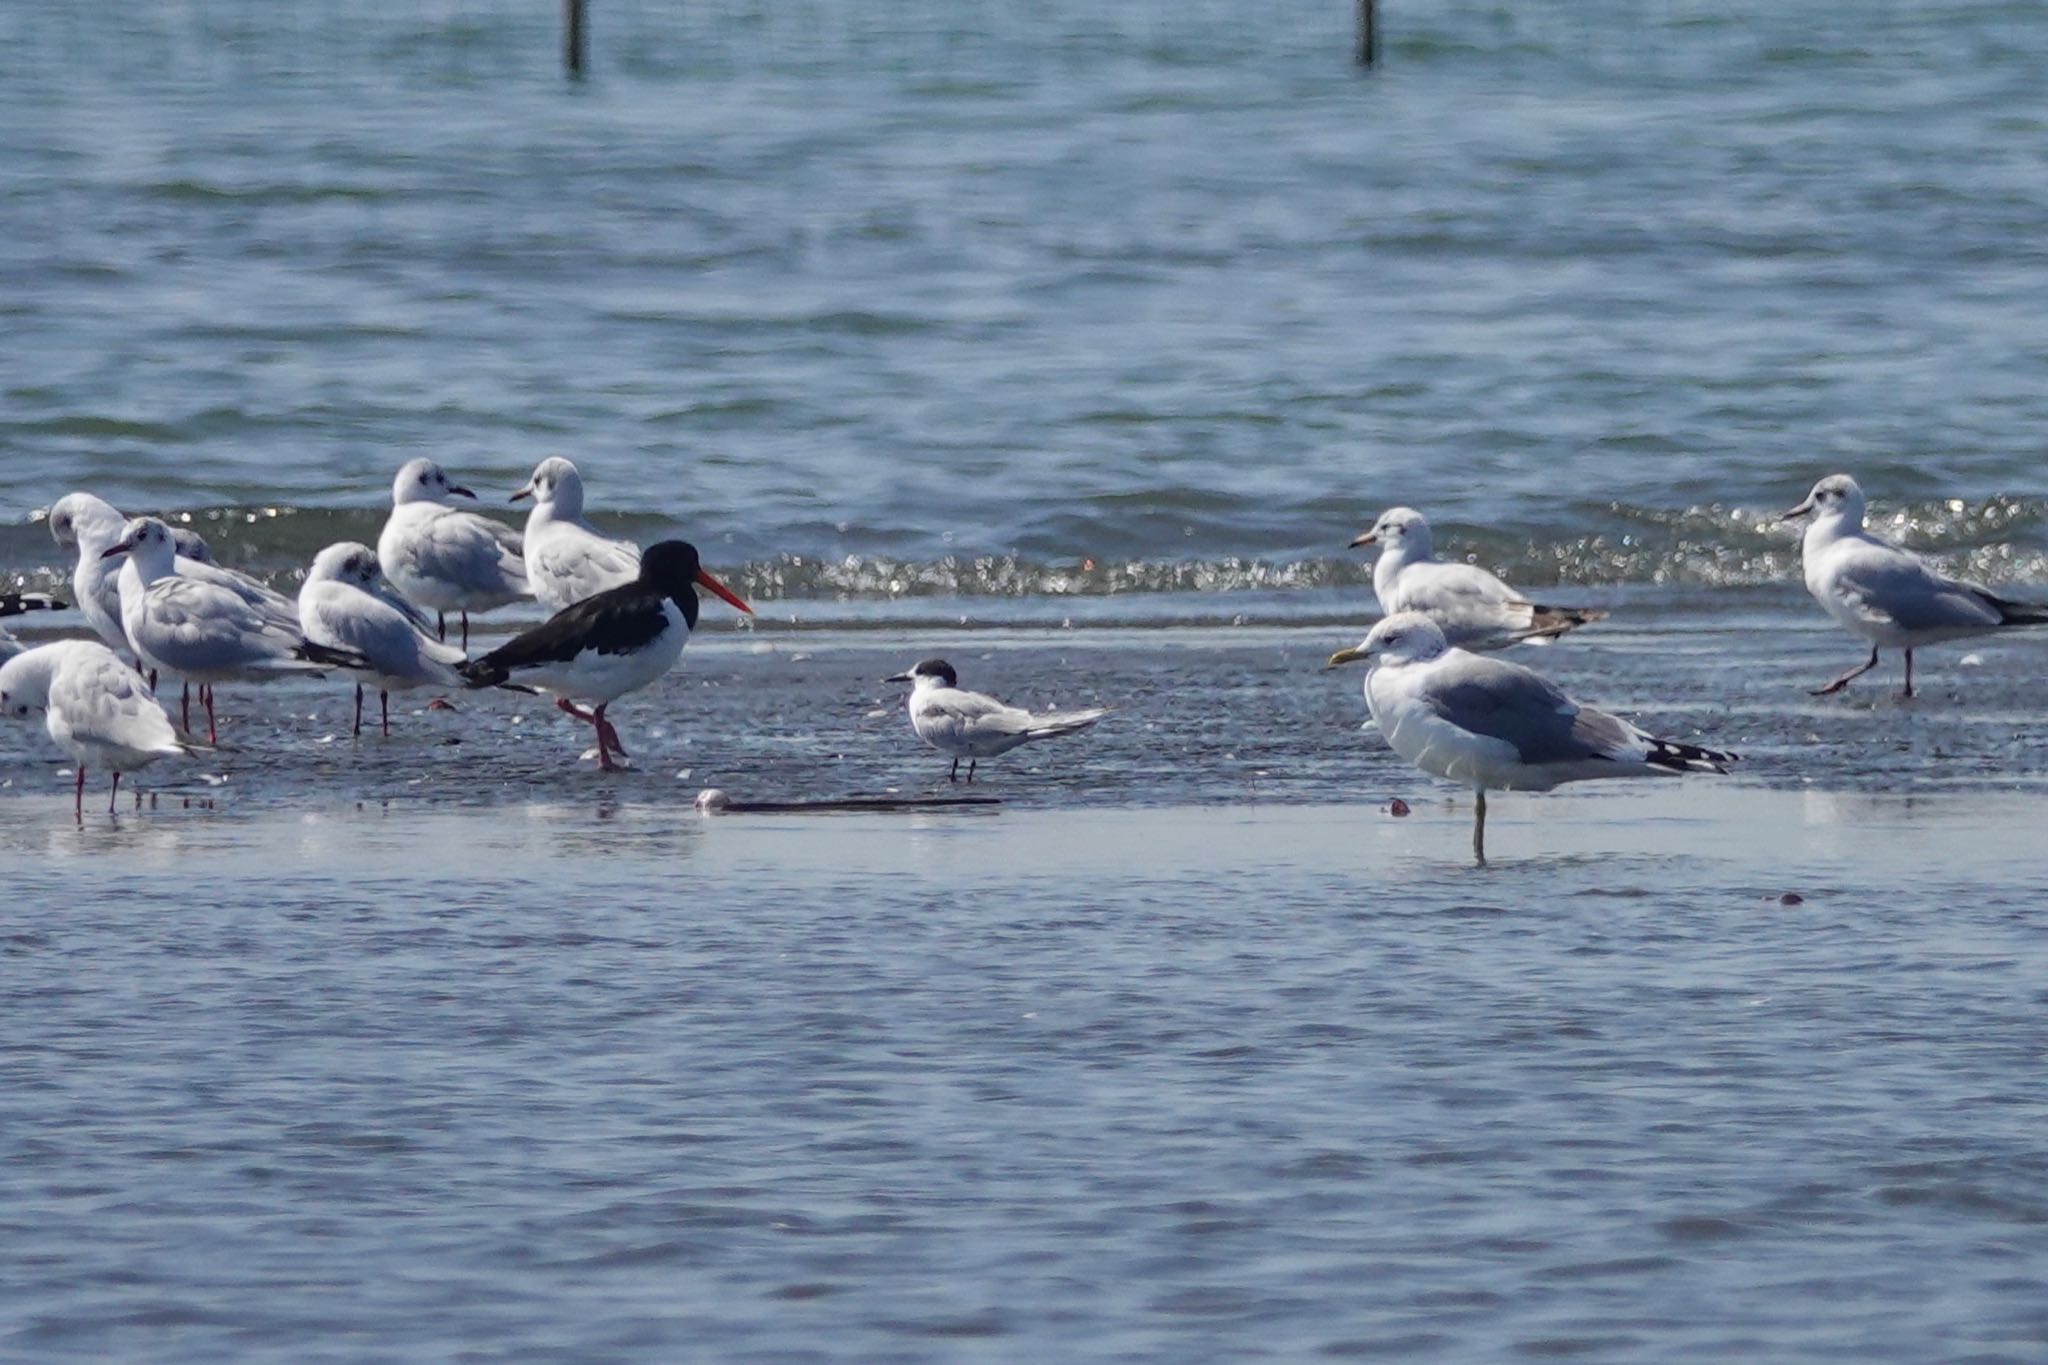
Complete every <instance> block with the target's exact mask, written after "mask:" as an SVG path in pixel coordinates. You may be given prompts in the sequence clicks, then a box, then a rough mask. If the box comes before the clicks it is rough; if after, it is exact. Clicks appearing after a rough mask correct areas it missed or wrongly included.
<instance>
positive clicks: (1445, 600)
mask: <svg viewBox="0 0 2048 1365" xmlns="http://www.w3.org/2000/svg"><path fill="white" fill-rule="evenodd" d="M1395 592H1396V595H1397V596H1398V597H1399V598H1400V599H1401V603H1402V605H1401V606H1400V607H1399V608H1398V610H1401V611H1426V612H1428V613H1430V614H1431V615H1436V614H1437V613H1439V612H1442V613H1448V614H1458V613H1462V612H1473V611H1479V610H1481V609H1484V608H1489V607H1491V608H1500V607H1511V606H1518V607H1524V608H1526V607H1527V606H1528V605H1529V602H1528V599H1526V598H1524V597H1523V596H1522V595H1521V594H1520V593H1518V592H1516V591H1515V590H1514V589H1513V588H1511V587H1509V586H1508V585H1507V584H1505V583H1503V582H1501V581H1500V579H1498V578H1496V577H1495V576H1494V575H1492V574H1490V573H1488V572H1487V571H1486V570H1484V569H1482V568H1480V567H1478V566H1477V565H1475V564H1446V563H1443V562H1441V561H1439V560H1424V561H1423V562H1421V563H1419V564H1410V565H1409V566H1408V567H1407V568H1405V569H1403V570H1401V572H1400V573H1399V574H1398V575H1397V576H1396V578H1395ZM1525 614H1526V613H1525Z"/></svg>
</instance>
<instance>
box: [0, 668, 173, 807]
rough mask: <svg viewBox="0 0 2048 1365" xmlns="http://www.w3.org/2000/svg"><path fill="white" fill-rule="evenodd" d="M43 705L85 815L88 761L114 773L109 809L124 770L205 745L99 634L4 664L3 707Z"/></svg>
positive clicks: (22, 709) (26, 709)
mask: <svg viewBox="0 0 2048 1365" xmlns="http://www.w3.org/2000/svg"><path fill="white" fill-rule="evenodd" d="M38 710H40V711H42V712H43V713H44V715H43V728H44V730H45V731H46V732H47V733H48V734H49V736H50V738H51V739H52V740H54V741H55V742H56V744H57V747H58V748H60V749H63V750H65V751H66V752H68V753H69V754H70V755H71V757H72V759H73V760H74V761H75V764H76V767H77V769H78V779H77V783H76V786H75V788H74V790H75V793H76V795H75V798H74V799H75V806H74V809H75V810H76V811H77V813H78V815H79V816H80V818H83V817H84V814H85V773H86V769H87V768H105V769H107V770H108V771H110V772H112V773H113V775H114V785H113V787H112V789H111V790H110V791H109V792H108V795H107V811H108V813H109V814H111V813H112V812H113V809H114V802H115V800H116V799H117V798H118V797H119V796H120V794H121V774H122V773H132V772H135V771H137V770H139V769H142V768H146V767H148V766H149V765H150V764H152V763H154V762H156V761H157V760H158V759H160V758H175V757H179V756H182V755H187V754H191V753H193V752H195V751H196V750H197V748H198V746H197V745H195V744H193V743H192V741H190V740H189V739H184V738H181V737H180V736H179V735H178V732H177V731H176V730H174V729H172V728H171V718H170V717H169V716H168V715H166V714H165V712H164V708H163V706H162V705H161V704H160V703H159V702H158V701H157V699H156V696H155V694H154V693H152V692H151V691H150V690H149V685H148V684H147V683H145V682H143V680H142V677H141V675H140V674H138V673H137V672H136V671H135V670H134V669H132V668H130V667H129V666H128V665H127V664H126V663H125V662H123V661H122V659H121V658H120V656H118V655H116V654H115V653H114V651H113V650H111V649H108V648H107V647H106V646H105V645H103V644H100V643H99V642H98V641H96V640H59V641H58V642H57V643H55V644H49V645H42V646H40V647H38V648H36V649H32V650H29V651H28V652H27V653H25V654H22V655H19V656H17V657H16V658H14V659H12V660H10V661H9V662H8V663H7V664H5V665H4V666H0V711H4V712H5V713H6V714H7V715H10V716H13V717H15V718H17V719H21V718H26V717H28V716H30V715H32V714H34V713H35V712H36V711H38Z"/></svg>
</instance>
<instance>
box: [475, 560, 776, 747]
mask: <svg viewBox="0 0 2048 1365" xmlns="http://www.w3.org/2000/svg"><path fill="white" fill-rule="evenodd" d="M700 585H701V586H703V587H705V588H708V589H710V590H711V591H712V592H714V593H716V594H717V595H718V596H720V597H722V598H724V599H725V600H726V601H727V602H730V603H731V604H732V605H733V606H735V607H737V608H739V609H740V610H741V611H743V612H746V613H747V614H748V615H752V614H753V611H754V609H753V608H752V607H750V606H748V605H747V604H746V603H745V602H743V601H741V600H740V599H739V597H738V596H736V595H735V594H734V593H733V591H732V589H730V588H728V587H726V586H725V584H723V583H721V582H719V581H718V580H717V579H716V578H713V577H712V576H711V575H710V573H708V572H707V571H706V570H705V569H704V566H703V564H702V563H701V562H700V561H699V560H698V558H697V547H696V546H694V545H692V544H690V543H689V542H688V541H683V540H664V541H660V542H657V543H656V544H653V545H650V546H648V547H647V553H646V554H645V555H644V556H642V557H641V560H640V576H639V577H638V578H636V579H635V580H634V581H633V582H631V583H628V584H626V585H625V586H624V587H618V588H607V589H605V590H604V591H603V592H601V593H599V594H597V596H595V597H586V598H584V599H583V600H582V601H581V602H578V603H576V604H575V605H574V606H571V607H565V608H563V609H562V610H561V611H558V612H556V613H555V614H554V615H553V616H551V617H549V618H548V619H547V620H546V621H544V622H542V623H541V624H540V625H538V626H535V627H534V628H533V629H532V630H528V631H523V632H521V633H520V634H518V635H515V636H513V637H512V638H511V639H510V640H508V641H506V642H505V643H504V644H502V645H500V646H498V648H496V649H494V650H492V651H491V652H490V653H488V654H486V655H484V656H483V657H482V658H480V659H476V660H473V661H471V662H470V663H467V664H464V665H463V666H462V670H461V671H462V676H463V679H464V680H465V681H466V682H467V683H468V684H469V685H470V686H471V687H503V686H505V685H507V684H508V683H520V684H525V685H526V686H529V687H537V688H539V689H540V690H541V691H543V692H550V693H553V694H554V696H555V698H556V700H555V705H556V706H558V707H560V708H561V709H562V710H564V711H566V712H568V713H569V714H570V715H572V716H575V717H576V718H577V719H579V720H587V721H589V722H590V723H591V725H592V726H593V727H595V728H596V730H597V761H598V765H599V766H600V767H602V768H603V769H604V770H605V771H606V772H613V771H616V770H617V768H618V765H617V764H616V763H614V762H612V754H614V753H618V754H620V755H621V756H623V755H624V754H625V752H626V751H625V749H624V747H622V746H621V745H620V744H619V733H618V731H617V730H614V729H613V728H612V723H611V722H610V721H608V720H606V719H605V715H604V713H605V708H606V707H607V706H609V705H611V704H612V703H613V702H615V701H617V700H618V699H619V698H620V697H623V696H625V695H626V694H627V693H628V692H635V691H638V690H639V689H640V688H643V687H645V686H647V685H648V684H649V683H652V682H655V681H656V680H658V679H659V678H660V677H661V676H662V675H663V674H665V673H667V672H668V671H669V669H671V668H673V667H674V666H675V662H676V660H677V659H679V658H681V657H682V654H683V645H684V644H685V643H686V642H688V640H689V638H690V632H691V631H692V630H693V629H695V628H696V625H697V588H698V587H699V586H700ZM579 701H585V702H590V703H592V709H590V710H588V711H586V710H583V709H582V708H581V707H579V706H577V705H576V703H577V702H579Z"/></svg>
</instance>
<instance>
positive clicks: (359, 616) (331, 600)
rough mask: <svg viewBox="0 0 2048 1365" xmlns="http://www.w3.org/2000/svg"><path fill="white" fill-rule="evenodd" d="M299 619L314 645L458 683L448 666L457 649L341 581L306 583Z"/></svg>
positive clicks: (402, 673) (377, 667) (400, 673)
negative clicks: (348, 652)
mask: <svg viewBox="0 0 2048 1365" xmlns="http://www.w3.org/2000/svg"><path fill="white" fill-rule="evenodd" d="M299 619H300V620H301V622H303V623H304V625H305V629H306V638H307V639H309V640H312V641H313V642H314V643H315V644H322V645H327V646H330V647H331V648H335V649H349V650H354V651H355V652H356V653H358V654H361V655H362V656H363V657H364V658H365V659H367V660H368V661H369V664H370V667H371V668H372V669H373V670H374V671H375V672H377V673H379V674H381V675H383V676H385V677H389V678H413V679H418V680H420V681H426V682H435V683H439V684H441V685H442V686H444V687H460V686H461V685H462V679H461V677H460V676H459V675H457V673H456V672H455V669H454V667H453V665H454V664H455V663H457V662H459V661H460V660H461V659H462V657H463V654H462V651H461V650H459V649H457V648H455V647H454V646H453V645H445V644H442V643H441V642H440V641H438V640H433V639H430V638H428V637H426V636H424V635H422V634H421V633H420V632H419V630H418V629H417V628H416V627H415V626H414V625H413V623H412V622H411V621H410V620H409V619H407V618H406V617H405V615H403V614H402V613H401V612H400V611H399V610H398V609H397V608H396V607H394V606H392V605H391V604H390V603H389V602H386V601H385V600H384V599H383V598H381V597H379V596H377V595H375V594H373V593H368V592H364V591H363V590H362V589H360V588H357V587H354V586H352V585H350V584H346V583H316V584H310V585H308V590H307V591H306V592H305V593H304V594H302V595H301V600H300V603H299Z"/></svg>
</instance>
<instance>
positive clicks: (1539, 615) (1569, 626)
mask: <svg viewBox="0 0 2048 1365" xmlns="http://www.w3.org/2000/svg"><path fill="white" fill-rule="evenodd" d="M1608 615H1609V613H1608V612H1606V611H1604V610H1602V609H1601V608H1599V607H1546V606H1544V605H1542V604H1541V603H1534V604H1532V605H1531V606H1530V608H1529V628H1528V629H1527V630H1524V631H1518V632H1517V633H1516V635H1515V639H1517V640H1555V639H1556V638H1557V637H1558V636H1560V635H1563V634H1565V633H1566V632H1568V631H1574V630H1577V629H1578V628H1579V627H1580V626H1590V625H1592V624H1593V623H1594V622H1595V621H1605V620H1606V619H1607V617H1608Z"/></svg>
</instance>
